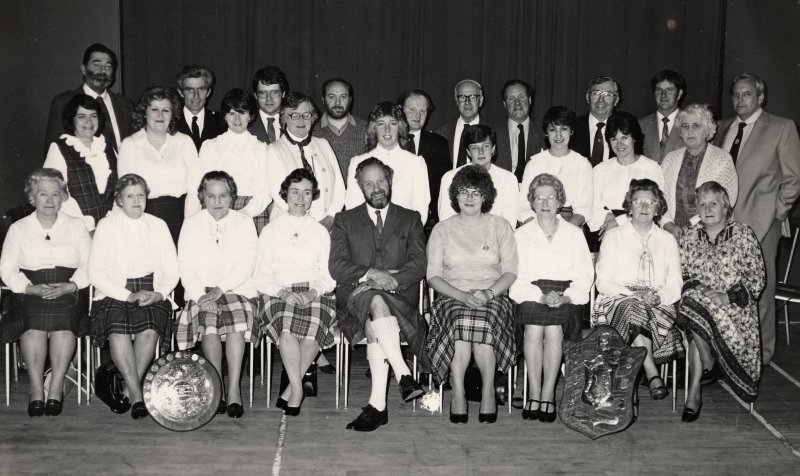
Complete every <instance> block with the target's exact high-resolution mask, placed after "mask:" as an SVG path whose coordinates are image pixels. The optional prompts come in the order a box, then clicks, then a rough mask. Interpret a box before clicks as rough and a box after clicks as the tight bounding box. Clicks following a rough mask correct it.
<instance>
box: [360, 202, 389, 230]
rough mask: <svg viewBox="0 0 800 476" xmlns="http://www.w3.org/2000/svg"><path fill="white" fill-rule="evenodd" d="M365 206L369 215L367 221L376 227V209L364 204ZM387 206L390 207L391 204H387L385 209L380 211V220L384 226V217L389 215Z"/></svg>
mask: <svg viewBox="0 0 800 476" xmlns="http://www.w3.org/2000/svg"><path fill="white" fill-rule="evenodd" d="M365 205H366V206H367V215H369V219H370V220H372V224H373V225H375V226H378V214H377V213H376V212H377V211H378V208H375V207H373V206H372V205H370V204H369V203H365ZM389 206H391V202H389V203H387V204H386V206H385V207H383V208H381V209H380V211H381V217H382V218H381V219H382V220H383V223H384V224H385V223H386V215H387V214H388V213H389Z"/></svg>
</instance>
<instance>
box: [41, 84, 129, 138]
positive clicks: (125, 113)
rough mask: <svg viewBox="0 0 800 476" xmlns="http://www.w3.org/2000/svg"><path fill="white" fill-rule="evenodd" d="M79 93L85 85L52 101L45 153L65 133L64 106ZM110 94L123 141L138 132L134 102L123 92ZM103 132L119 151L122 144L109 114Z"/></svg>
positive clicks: (45, 134) (81, 92) (48, 118)
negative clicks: (62, 119) (134, 118)
mask: <svg viewBox="0 0 800 476" xmlns="http://www.w3.org/2000/svg"><path fill="white" fill-rule="evenodd" d="M78 94H84V92H83V85H80V86H78V88H77V89H74V90H72V91H64V92H63V93H61V94H59V95H57V96H56V97H54V98H53V101H52V102H50V112H49V114H48V117H47V129H45V133H44V150H45V153H47V149H49V148H50V144H51V143H53V142H55V141H56V140H57V139H58V138H59V137H61V134H63V133H64V125H63V124H62V121H61V112H62V111H63V110H64V106H66V105H67V103H68V102H69V101H70V99H72V98H73V97H75V96H77V95H78ZM108 95H109V96H110V97H111V106H112V107H113V108H114V116H116V118H117V129H119V140H120V142H122V140H123V139H125V138H126V137H128V136H129V135H131V134H133V133H134V132H136V130H135V129H134V128H133V102H132V101H131V100H130V99H128V98H126V97H125V96H123V95H122V94H117V93H115V92H113V91H108ZM102 133H103V136H104V137H105V138H106V142H107V143H109V144H111V145H113V146H114V149H115V150H117V151H119V146H120V144H117V139H116V137H114V126H112V125H111V121H110V120H109V119H108V115H107V114H106V123H105V127H103V132H102Z"/></svg>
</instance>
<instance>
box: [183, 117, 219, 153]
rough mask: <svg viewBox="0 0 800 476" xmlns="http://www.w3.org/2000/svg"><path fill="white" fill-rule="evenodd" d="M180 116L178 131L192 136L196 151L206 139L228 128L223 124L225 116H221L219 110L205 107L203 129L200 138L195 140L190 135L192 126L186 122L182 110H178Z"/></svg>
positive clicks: (198, 150)
mask: <svg viewBox="0 0 800 476" xmlns="http://www.w3.org/2000/svg"><path fill="white" fill-rule="evenodd" d="M180 115H181V118H180V120H179V121H178V132H183V133H184V134H186V135H187V136H189V137H191V138H192V141H193V142H194V146H195V147H197V152H200V146H201V145H203V142H204V141H206V140H208V139H213V138H215V137H217V136H218V135H220V134H223V133H224V132H225V131H227V130H228V125H227V124H225V118H223V117H222V113H221V112H217V111H210V110H208V109H206V118H205V121H204V122H203V131H202V132H201V133H200V140H195V138H194V137H193V136H192V126H191V125H189V123H188V122H186V117H185V116H184V115H183V110H181V112H180Z"/></svg>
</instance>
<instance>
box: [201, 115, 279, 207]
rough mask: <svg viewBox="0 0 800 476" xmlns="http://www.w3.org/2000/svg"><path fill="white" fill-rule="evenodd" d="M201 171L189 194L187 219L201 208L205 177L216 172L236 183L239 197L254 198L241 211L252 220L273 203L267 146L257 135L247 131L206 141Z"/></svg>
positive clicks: (229, 133) (202, 150)
mask: <svg viewBox="0 0 800 476" xmlns="http://www.w3.org/2000/svg"><path fill="white" fill-rule="evenodd" d="M199 164H200V165H199V169H198V170H197V175H196V176H195V177H194V179H193V180H192V181H191V185H190V186H189V191H190V193H187V194H186V216H187V217H190V216H192V215H194V214H195V213H197V212H199V211H200V209H201V208H202V205H201V203H200V200H199V199H198V197H197V193H196V191H197V189H198V187H199V186H200V182H201V180H202V179H203V175H205V174H206V173H207V172H210V171H213V170H222V171H225V172H227V173H228V174H230V176H231V177H233V180H234V182H236V189H237V195H240V196H248V197H252V198H251V199H250V201H249V202H248V203H247V206H246V207H244V208H243V209H242V210H241V211H242V212H244V213H245V214H247V216H249V217H251V218H252V217H255V216H258V215H260V214H261V213H263V212H264V210H266V208H267V206H269V204H270V203H272V195H271V194H270V192H269V186H268V185H267V169H266V167H267V146H266V145H265V144H264V143H263V142H260V141H259V140H258V139H256V136H254V135H252V134H250V133H249V132H247V131H244V132H243V133H241V134H237V133H235V132H233V131H227V132H225V133H224V134H222V135H220V136H217V137H215V138H213V139H209V140H207V141H205V142H203V146H202V147H201V148H200V159H199Z"/></svg>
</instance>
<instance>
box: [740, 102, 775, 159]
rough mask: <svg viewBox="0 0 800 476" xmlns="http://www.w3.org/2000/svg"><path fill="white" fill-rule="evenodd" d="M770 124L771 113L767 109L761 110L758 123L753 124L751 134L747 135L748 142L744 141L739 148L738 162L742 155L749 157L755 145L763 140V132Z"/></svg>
mask: <svg viewBox="0 0 800 476" xmlns="http://www.w3.org/2000/svg"><path fill="white" fill-rule="evenodd" d="M768 126H769V114H767V111H761V115H760V116H758V119H756V123H755V124H753V130H752V131H750V136H748V137H747V142H745V143H744V147H742V148H741V149H740V150H739V157H737V160H736V163H737V164H738V163H739V159H741V158H742V157H747V156H748V155H750V152H751V151H752V150H753V147H755V144H758V143H759V142H760V141H761V134H763V133H764V130H765V129H766V128H767V127H768Z"/></svg>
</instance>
